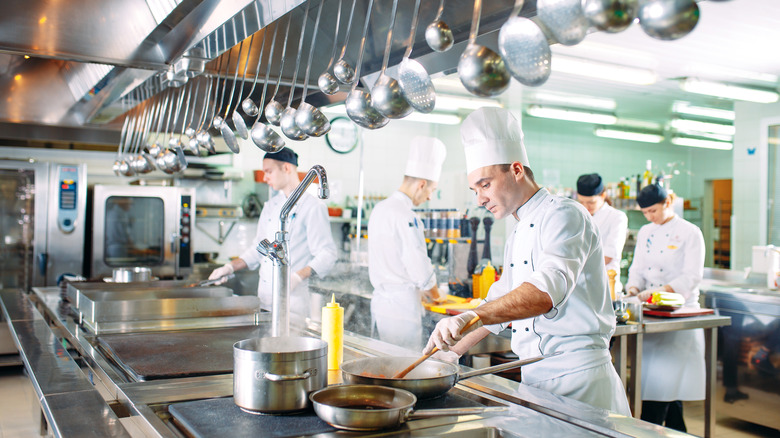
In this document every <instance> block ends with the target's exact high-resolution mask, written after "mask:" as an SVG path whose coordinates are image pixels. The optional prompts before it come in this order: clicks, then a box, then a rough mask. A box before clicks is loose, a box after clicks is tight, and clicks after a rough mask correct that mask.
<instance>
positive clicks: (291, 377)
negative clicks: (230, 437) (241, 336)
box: [233, 336, 328, 414]
mask: <svg viewBox="0 0 780 438" xmlns="http://www.w3.org/2000/svg"><path fill="white" fill-rule="evenodd" d="M327 359H328V344H327V343H326V342H324V341H322V340H320V339H315V338H306V337H293V336H285V337H274V338H253V339H245V340H243V341H239V342H236V343H235V344H233V398H234V399H235V403H236V405H238V407H240V408H241V409H242V410H244V411H247V412H250V413H257V412H261V413H266V414H281V413H288V412H294V411H301V410H304V409H306V408H307V407H308V406H309V398H308V396H309V393H311V392H314V391H317V390H319V389H321V388H323V387H325V386H326V385H327V383H328V374H327V369H328V364H327Z"/></svg>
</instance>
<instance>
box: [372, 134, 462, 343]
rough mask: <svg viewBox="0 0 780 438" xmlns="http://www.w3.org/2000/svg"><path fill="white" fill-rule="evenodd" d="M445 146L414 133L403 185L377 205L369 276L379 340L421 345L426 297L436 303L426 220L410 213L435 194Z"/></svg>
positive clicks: (373, 211)
mask: <svg viewBox="0 0 780 438" xmlns="http://www.w3.org/2000/svg"><path fill="white" fill-rule="evenodd" d="M446 155H447V150H446V148H445V147H444V143H442V142H441V141H440V140H438V139H436V138H432V137H415V138H413V139H412V141H411V147H410V150H409V159H408V161H407V164H406V171H405V172H404V179H403V182H402V183H401V187H400V188H399V189H398V190H397V191H396V192H394V193H393V194H392V195H390V196H389V197H388V198H387V199H385V200H383V201H381V202H379V203H378V204H376V206H375V207H374V209H373V210H372V212H371V217H370V219H369V221H368V275H369V278H370V279H371V285H372V286H373V287H374V293H373V297H372V298H371V318H372V320H373V321H374V324H376V328H377V331H378V334H379V339H381V340H382V341H385V342H389V343H392V344H396V345H401V346H404V347H408V348H415V349H420V348H421V347H422V342H423V337H422V311H423V307H422V301H421V300H422V299H423V297H426V298H427V299H429V300H433V301H438V300H439V299H440V298H439V289H438V287H437V283H436V273H435V271H434V269H433V265H432V264H431V260H430V259H429V258H428V252H427V249H426V245H425V237H424V235H423V224H422V221H421V220H420V218H419V217H418V216H417V214H416V213H415V212H414V211H412V208H413V207H416V206H418V205H420V204H422V203H423V202H425V201H427V200H429V199H430V198H431V194H432V193H433V191H434V190H436V187H437V185H438V181H439V176H440V175H441V166H442V163H443V162H444V158H445V157H446Z"/></svg>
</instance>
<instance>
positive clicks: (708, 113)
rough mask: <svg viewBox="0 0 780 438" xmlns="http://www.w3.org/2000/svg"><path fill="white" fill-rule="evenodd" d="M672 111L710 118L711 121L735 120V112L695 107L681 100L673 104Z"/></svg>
mask: <svg viewBox="0 0 780 438" xmlns="http://www.w3.org/2000/svg"><path fill="white" fill-rule="evenodd" d="M672 111H673V112H675V113H679V114H688V115H691V116H701V117H709V118H711V119H723V120H734V117H735V114H734V111H731V110H725V109H719V108H710V107H706V106H695V105H691V104H690V103H689V102H683V101H680V100H677V101H675V102H674V103H673V104H672Z"/></svg>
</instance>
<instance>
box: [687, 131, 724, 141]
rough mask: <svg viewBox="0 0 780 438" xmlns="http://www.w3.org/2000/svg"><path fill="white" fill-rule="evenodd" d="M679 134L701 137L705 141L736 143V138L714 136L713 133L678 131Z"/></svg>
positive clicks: (720, 135) (721, 135) (722, 135)
mask: <svg viewBox="0 0 780 438" xmlns="http://www.w3.org/2000/svg"><path fill="white" fill-rule="evenodd" d="M677 134H679V135H687V136H690V137H700V138H703V139H709V140H717V141H726V142H731V141H734V136H733V135H728V134H713V133H711V132H698V131H685V130H678V131H677Z"/></svg>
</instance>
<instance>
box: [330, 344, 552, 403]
mask: <svg viewBox="0 0 780 438" xmlns="http://www.w3.org/2000/svg"><path fill="white" fill-rule="evenodd" d="M558 354H560V353H553V354H547V355H544V356H537V357H533V358H530V359H522V360H516V361H512V362H507V363H505V364H501V365H495V366H492V367H487V368H481V369H478V370H474V371H469V372H466V373H461V372H460V366H458V365H456V364H451V363H446V362H440V361H437V360H426V361H425V362H423V363H421V364H420V365H419V366H418V367H417V368H415V369H413V370H412V371H411V372H410V373H409V374H407V375H406V377H404V378H402V379H396V378H394V377H384V376H394V375H395V374H396V373H397V372H398V370H400V369H404V368H406V367H407V366H408V365H409V364H410V363H412V362H414V361H415V360H416V359H417V358H416V357H366V358H362V359H355V360H351V361H349V362H344V363H343V364H341V375H342V378H343V380H344V383H351V384H362V385H380V386H390V387H393V388H398V389H403V390H406V391H409V392H411V393H412V394H414V395H415V396H417V398H420V399H427V398H433V397H438V396H440V395H442V394H444V393H445V392H447V391H449V390H450V389H452V387H453V386H455V384H456V383H458V381H459V380H462V379H468V378H469V377H475V376H482V375H485V374H492V373H496V372H499V371H504V370H509V369H512V368H517V367H520V366H523V365H528V364H531V363H534V362H538V361H540V360H542V359H545V358H548V357H552V356H557V355H558Z"/></svg>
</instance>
